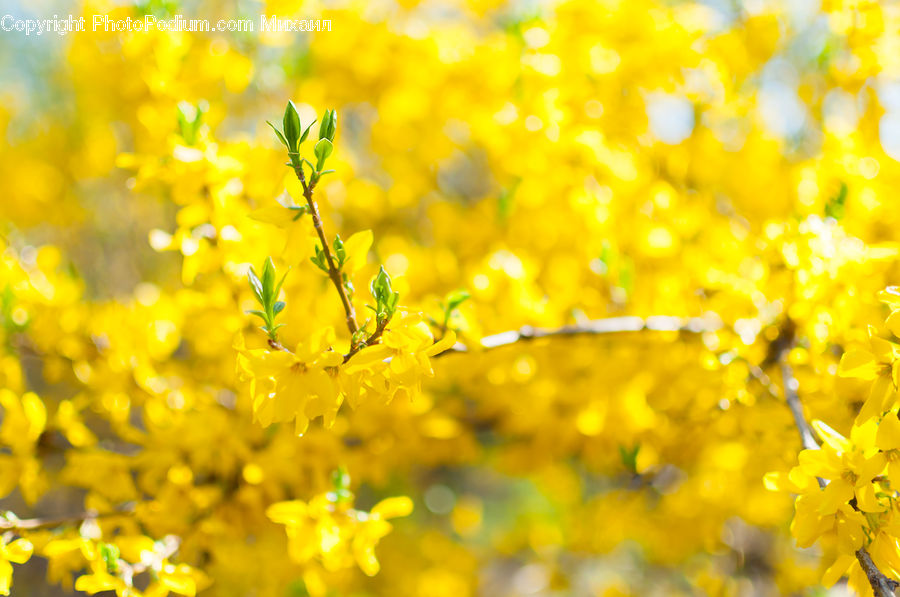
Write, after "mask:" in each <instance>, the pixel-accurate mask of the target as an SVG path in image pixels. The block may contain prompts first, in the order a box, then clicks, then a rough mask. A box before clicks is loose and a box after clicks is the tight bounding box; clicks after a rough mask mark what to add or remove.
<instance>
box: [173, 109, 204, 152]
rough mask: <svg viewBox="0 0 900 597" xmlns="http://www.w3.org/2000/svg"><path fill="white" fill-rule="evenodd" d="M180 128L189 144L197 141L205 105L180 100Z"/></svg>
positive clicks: (178, 117)
mask: <svg viewBox="0 0 900 597" xmlns="http://www.w3.org/2000/svg"><path fill="white" fill-rule="evenodd" d="M177 119H178V130H179V132H180V133H181V137H182V138H183V139H184V142H185V143H187V144H188V145H193V144H194V143H196V142H197V133H198V132H199V131H200V125H201V124H202V123H203V107H202V105H201V106H195V105H194V104H192V103H190V102H184V101H182V102H178V114H177Z"/></svg>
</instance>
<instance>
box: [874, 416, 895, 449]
mask: <svg viewBox="0 0 900 597" xmlns="http://www.w3.org/2000/svg"><path fill="white" fill-rule="evenodd" d="M875 443H876V445H877V446H878V447H879V448H880V449H881V450H896V449H900V419H898V418H897V415H896V414H895V413H888V414H887V416H885V417H884V418H883V419H882V420H881V423H880V424H879V425H878V433H877V434H876V435H875Z"/></svg>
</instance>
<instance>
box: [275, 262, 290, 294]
mask: <svg viewBox="0 0 900 597" xmlns="http://www.w3.org/2000/svg"><path fill="white" fill-rule="evenodd" d="M290 271H291V268H288V271H286V272H284V275H283V276H281V281H280V282H278V286H276V287H275V292H274V293H273V294H272V298H273V299H277V298H278V295H279V294H280V293H281V287H282V286H283V285H284V279H285V278H287V275H288V274H289V273H290Z"/></svg>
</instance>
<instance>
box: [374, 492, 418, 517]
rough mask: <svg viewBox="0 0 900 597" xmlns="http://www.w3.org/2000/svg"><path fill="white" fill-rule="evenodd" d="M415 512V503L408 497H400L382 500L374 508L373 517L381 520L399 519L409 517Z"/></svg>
mask: <svg viewBox="0 0 900 597" xmlns="http://www.w3.org/2000/svg"><path fill="white" fill-rule="evenodd" d="M412 511H413V501H412V500H411V499H409V498H408V497H406V496H405V495H404V496H399V497H392V498H387V499H385V500H381V501H380V502H378V503H377V504H375V507H374V508H372V516H378V517H380V518H397V517H400V516H409V515H410V514H411V513H412Z"/></svg>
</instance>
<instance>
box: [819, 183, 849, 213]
mask: <svg viewBox="0 0 900 597" xmlns="http://www.w3.org/2000/svg"><path fill="white" fill-rule="evenodd" d="M847 191H848V189H847V183H845V182H841V188H840V189H839V190H838V193H837V195H835V196H834V197H832V198H831V199H830V200H829V201H828V202H827V203H826V204H825V217H828V218H834V219H835V220H840V219H841V218H843V217H844V212H845V211H846V206H845V203H846V202H847Z"/></svg>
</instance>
